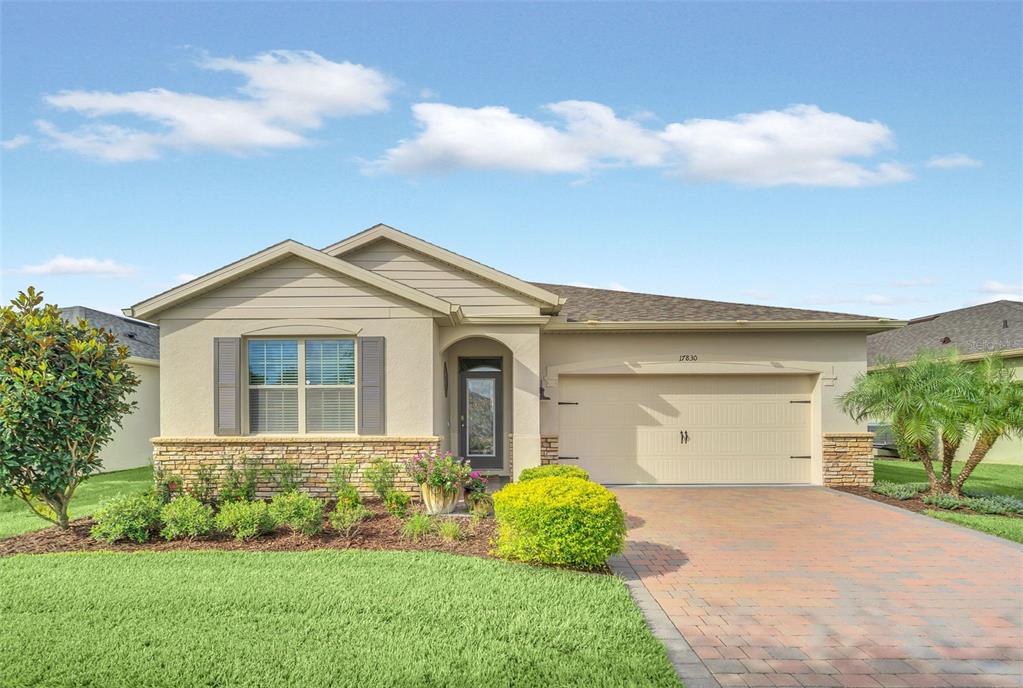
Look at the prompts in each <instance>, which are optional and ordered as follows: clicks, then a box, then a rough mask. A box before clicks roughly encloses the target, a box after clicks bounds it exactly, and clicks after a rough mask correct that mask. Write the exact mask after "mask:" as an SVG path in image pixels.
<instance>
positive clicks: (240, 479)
mask: <svg viewBox="0 0 1023 688" xmlns="http://www.w3.org/2000/svg"><path fill="white" fill-rule="evenodd" d="M265 474H266V471H264V470H263V469H261V468H260V467H259V461H258V460H257V459H253V458H250V457H248V456H246V455H245V454H240V455H239V456H238V457H237V458H236V459H235V461H234V463H232V464H231V465H230V466H228V467H227V470H226V471H224V482H223V483H222V484H221V486H220V501H222V502H241V501H246V502H251V501H252V500H253V499H255V498H256V487H257V485H258V483H259V478H260V476H262V475H265Z"/></svg>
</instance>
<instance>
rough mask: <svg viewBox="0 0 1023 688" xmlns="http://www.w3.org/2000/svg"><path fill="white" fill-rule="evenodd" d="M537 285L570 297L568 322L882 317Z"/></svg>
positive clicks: (566, 307) (564, 309) (564, 308)
mask: <svg viewBox="0 0 1023 688" xmlns="http://www.w3.org/2000/svg"><path fill="white" fill-rule="evenodd" d="M537 286H538V287H542V288H543V289H546V290H548V291H552V292H554V293H555V294H558V295H559V296H564V297H566V299H567V301H565V305H564V306H562V307H561V316H562V317H563V318H565V319H566V320H567V321H568V322H586V321H588V320H598V321H603V322H631V321H647V322H675V321H702V322H707V321H716V320H720V321H728V322H734V321H736V320H749V321H757V320H763V321H782V320H792V321H797V320H799V321H805V320H833V321H849V320H864V321H871V320H873V321H876V320H878V318H872V317H870V316H866V315H849V314H848V313H833V312H831V311H812V310H803V309H799V308H778V307H774V306H755V305H751V304H746V303H727V302H724V301H707V300H704V299H687V298H682V297H679V296H660V295H657V294H639V293H636V292H629V291H614V290H611V289H592V288H590V287H576V286H570V285H567V284H545V283H538V284H537Z"/></svg>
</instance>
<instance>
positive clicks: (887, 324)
mask: <svg viewBox="0 0 1023 688" xmlns="http://www.w3.org/2000/svg"><path fill="white" fill-rule="evenodd" d="M903 325H905V322H903V321H901V320H672V321H666V320H630V321H619V322H615V321H596V320H590V321H586V322H559V321H555V320H552V321H551V322H550V323H548V324H547V326H546V327H544V328H543V330H544V332H564V333H570V332H614V331H621V332H630V331H631V332H650V331H668V332H688V331H701V330H703V331H725V332H742V331H748V330H832V331H845V332H881V331H883V330H893V329H896V328H899V327H902V326H903Z"/></svg>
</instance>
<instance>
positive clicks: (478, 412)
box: [458, 358, 504, 469]
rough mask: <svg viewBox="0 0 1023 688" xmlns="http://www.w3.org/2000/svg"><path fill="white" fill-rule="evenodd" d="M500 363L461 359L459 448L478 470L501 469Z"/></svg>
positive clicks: (459, 370)
mask: <svg viewBox="0 0 1023 688" xmlns="http://www.w3.org/2000/svg"><path fill="white" fill-rule="evenodd" d="M502 413H503V410H502V408H501V359H500V358H459V359H458V446H459V450H460V451H459V453H460V454H461V456H462V457H464V458H466V459H468V460H469V464H470V465H471V466H472V467H473V468H476V469H480V468H502V467H503V465H504V461H503V458H504V457H503V451H502V449H503V447H504V442H502V441H501V437H502V435H501V415H502Z"/></svg>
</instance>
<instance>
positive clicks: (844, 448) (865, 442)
mask: <svg viewBox="0 0 1023 688" xmlns="http://www.w3.org/2000/svg"><path fill="white" fill-rule="evenodd" d="M823 449H824V457H823V458H824V485H825V486H826V487H871V486H873V484H874V433H872V432H826V433H824V442H823Z"/></svg>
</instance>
